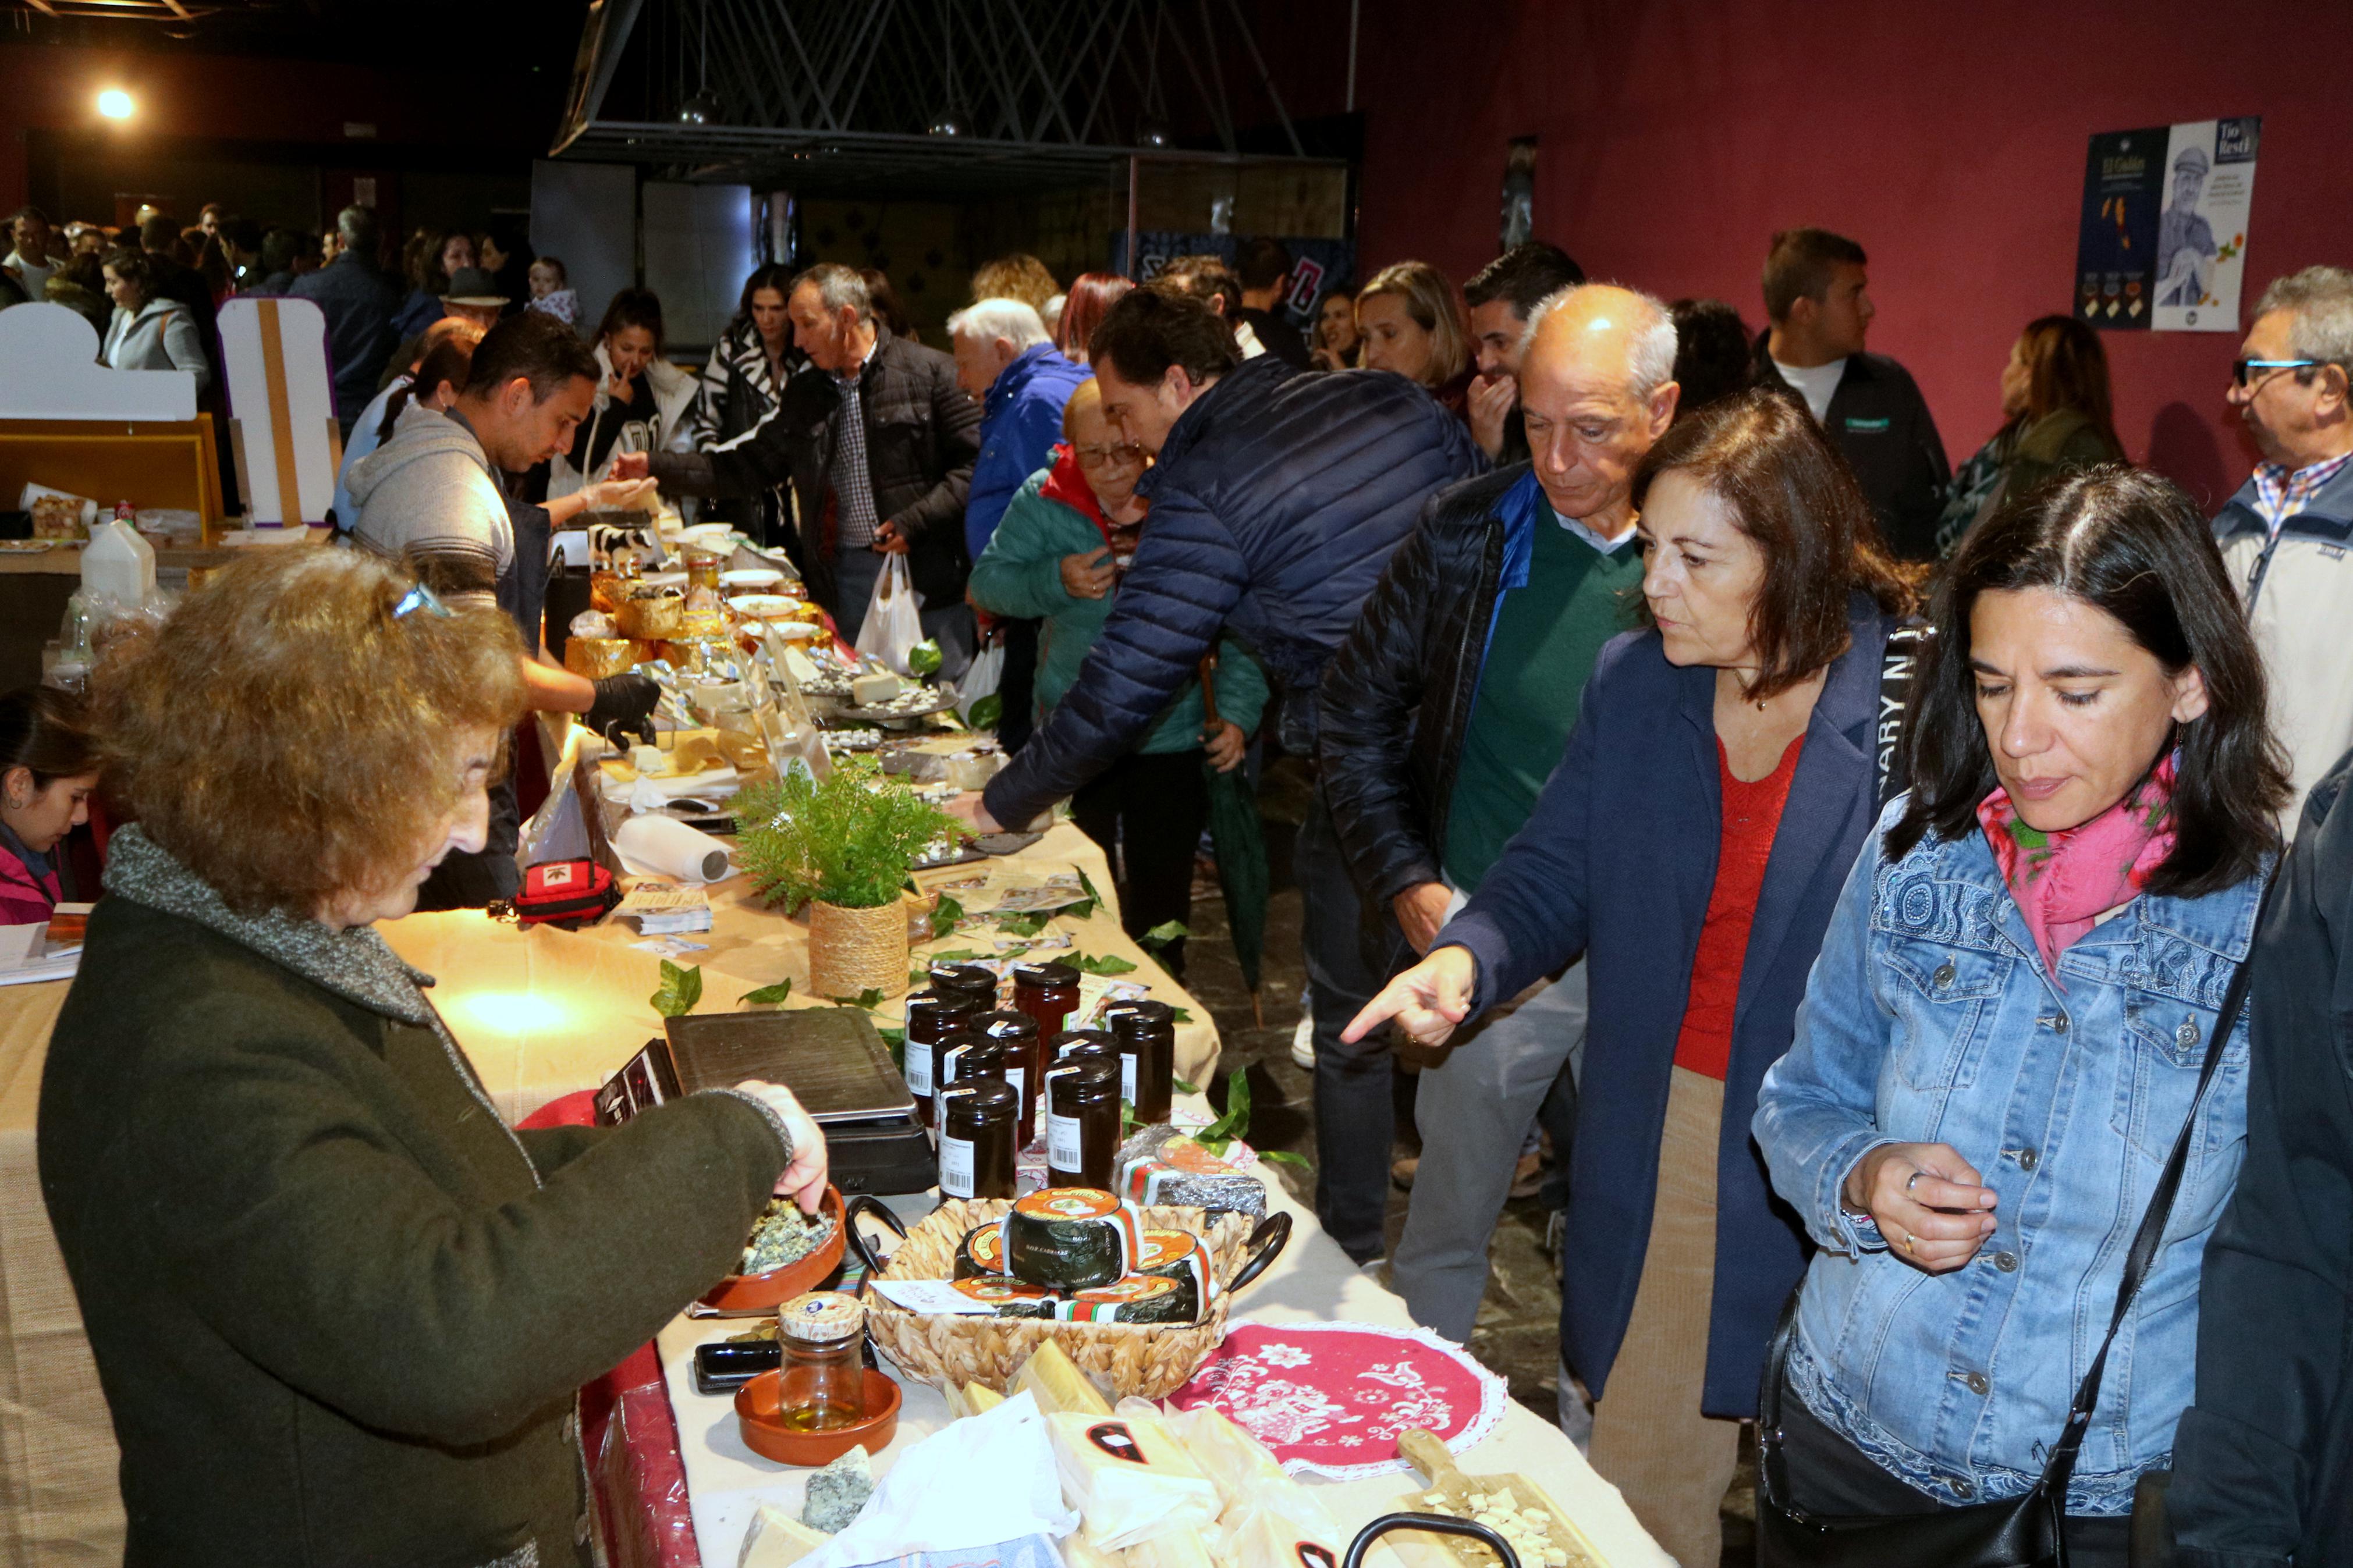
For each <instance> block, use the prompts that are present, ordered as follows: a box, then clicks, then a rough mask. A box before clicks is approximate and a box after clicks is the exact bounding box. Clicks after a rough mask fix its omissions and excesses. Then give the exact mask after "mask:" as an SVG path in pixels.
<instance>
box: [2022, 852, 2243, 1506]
mask: <svg viewBox="0 0 2353 1568" xmlns="http://www.w3.org/2000/svg"><path fill="white" fill-rule="evenodd" d="M2277 870H2278V868H2277V867H2276V866H2274V868H2273V874H2272V875H2271V876H2269V877H2267V878H2265V879H2264V882H2263V897H2262V899H2261V900H2259V901H2258V902H2257V903H2256V906H2255V921H2254V924H2253V927H2252V928H2251V929H2250V931H2249V934H2248V938H2247V956H2246V957H2245V958H2243V959H2242V960H2240V962H2239V967H2238V970H2237V972H2236V973H2233V974H2232V976H2231V984H2230V987H2229V989H2228V990H2226V991H2224V992H2223V993H2222V1010H2221V1013H2219V1014H2218V1015H2217V1016H2216V1017H2215V1020H2214V1032H2213V1033H2212V1034H2211V1035H2210V1036H2209V1037H2207V1040H2206V1059H2205V1060H2204V1061H2203V1062H2201V1063H2200V1064H2199V1068H2198V1088H2197V1090H2196V1092H2194V1093H2193V1094H2192V1095H2191V1096H2190V1097H2189V1115H2188V1116H2187V1117H2186V1118H2184V1119H2183V1121H2182V1123H2181V1131H2180V1133H2179V1136H2177V1137H2176V1138H2175V1139H2174V1140H2173V1152H2172V1153H2170V1154H2168V1155H2167V1156H2166V1161H2165V1169H2164V1171H2163V1172H2162V1173H2160V1174H2159V1175H2158V1178H2157V1190H2156V1191H2155V1192H2153V1193H2151V1194H2149V1200H2148V1208H2147V1211H2146V1212H2145V1213H2143V1214H2142V1215H2141V1216H2140V1228H2139V1229H2138V1230H2137V1231H2136V1232H2134V1233H2133V1240H2132V1249H2131V1250H2130V1251H2128V1252H2126V1254H2125V1272H2124V1278H2123V1279H2120V1280H2118V1281H2117V1283H2116V1311H2115V1312H2114V1314H2112V1315H2111V1316H2110V1317H2109V1319H2108V1331H2107V1335H2106V1337H2105V1338H2104V1339H2102V1340H2101V1341H2100V1353H2099V1354H2097V1355H2095V1356H2094V1357H2093V1358H2092V1365H2091V1369H2090V1370H2089V1371H2087V1372H2086V1373H2084V1381H2083V1382H2082V1383H2081V1384H2078V1385H2077V1387H2076V1389H2075V1400H2074V1403H2073V1405H2069V1406H2068V1409H2067V1429H2066V1431H2065V1432H2064V1433H2063V1435H2062V1436H2060V1439H2059V1444H2058V1447H2054V1448H2052V1450H2051V1462H2050V1463H2049V1464H2048V1465H2046V1466H2045V1467H2044V1468H2043V1472H2042V1477H2043V1480H2044V1483H2045V1484H2046V1485H2048V1486H2049V1487H2050V1488H2051V1489H2052V1490H2053V1491H2054V1492H2055V1493H2057V1494H2058V1495H2059V1496H2061V1497H2062V1498H2064V1496H2065V1493H2066V1489H2067V1481H2068V1479H2069V1478H2070V1477H2072V1476H2073V1474H2074V1470H2075V1453H2076V1450H2077V1449H2079V1448H2081V1447H2083V1444H2084V1433H2085V1432H2087V1431H2089V1430H2090V1429H2091V1425H2092V1410H2093V1407H2094V1405H2098V1403H2099V1400H2100V1374H2101V1373H2103V1372H2104V1371H2105V1370H2106V1368H2107V1363H2108V1349H2109V1347H2110V1346H2112V1345H2114V1344H2115V1343H2116V1333H2117V1331H2119V1330H2121V1329H2122V1328H2123V1327H2124V1322H2125V1314H2126V1312H2128V1311H2129V1310H2131V1309H2132V1303H2133V1298H2134V1297H2135V1296H2137V1295H2138V1294H2139V1293H2140V1287H2141V1282H2142V1281H2143V1280H2145V1279H2147V1278H2148V1271H2149V1268H2150V1266H2151V1265H2152V1264H2154V1263H2155V1262H2156V1261H2157V1249H2158V1244H2159V1243H2160V1242H2162V1241H2163V1240H2164V1239H2165V1227H2166V1226H2167V1224H2168V1222H2169V1221H2170V1220H2171V1219H2172V1217H2173V1200H2174V1198H2175V1197H2176V1196H2177V1195H2178V1194H2179V1192H2180V1190H2181V1173H2182V1172H2183V1171H2184V1170H2185V1169H2186V1168H2187V1167H2188V1165H2189V1142H2190V1139H2191V1138H2192V1137H2193V1136H2194V1135H2195V1134H2196V1132H2197V1131H2198V1112H2199V1110H2200V1108H2201V1107H2203V1106H2204V1105H2205V1103H2206V1089H2207V1087H2208V1086H2209V1085H2210V1084H2211V1083H2212V1082H2213V1081H2214V1069H2215V1068H2218V1067H2220V1066H2221V1062H2222V1054H2223V1052H2224V1051H2225V1050H2227V1049H2228V1048H2229V1047H2230V1043H2231V1032H2232V1030H2233V1029H2235V1028H2237V1027H2238V1025H2239V1015H2240V1014H2241V1013H2242V1012H2244V1011H2245V1010H2246V1005H2247V990H2248V987H2249V986H2250V985H2252V984H2253V981H2254V973H2255V939H2256V938H2257V937H2258V936H2260V935H2262V934H2263V913H2264V911H2265V910H2269V909H2270V908H2271V901H2272V889H2273V888H2274V886H2276V885H2277V881H2278V877H2277ZM2062 1506H2064V1504H2063V1503H2062Z"/></svg>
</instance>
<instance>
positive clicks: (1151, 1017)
mask: <svg viewBox="0 0 2353 1568" xmlns="http://www.w3.org/2000/svg"><path fill="white" fill-rule="evenodd" d="M1103 1023H1104V1024H1105V1025H1106V1026H1109V1027H1110V1029H1111V1034H1112V1038H1113V1040H1114V1041H1116V1042H1117V1043H1118V1045H1119V1054H1120V1056H1121V1058H1123V1060H1122V1063H1121V1070H1122V1074H1123V1078H1124V1082H1123V1084H1122V1092H1123V1093H1124V1095H1125V1096H1126V1098H1127V1100H1128V1102H1129V1103H1130V1104H1132V1105H1134V1107H1135V1119H1136V1121H1140V1122H1143V1123H1144V1124H1145V1126H1147V1127H1148V1126H1152V1125H1155V1123H1158V1122H1163V1121H1167V1120H1168V1111H1169V1102H1170V1100H1171V1099H1172V1097H1173V1096H1174V1094H1175V1092H1176V1009H1175V1008H1174V1007H1171V1006H1170V1005H1168V1004H1167V1003H1166V1002H1154V1001H1150V1000H1145V1001H1141V1002H1116V1003H1113V1005H1111V1006H1110V1007H1109V1008H1107V1009H1105V1011H1104V1016H1103Z"/></svg>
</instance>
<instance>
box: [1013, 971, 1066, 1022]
mask: <svg viewBox="0 0 2353 1568" xmlns="http://www.w3.org/2000/svg"><path fill="white" fill-rule="evenodd" d="M1013 1005H1014V1006H1015V1008H1017V1009H1018V1010H1019V1011H1021V1012H1024V1013H1027V1014H1029V1016H1031V1017H1033V1018H1035V1019H1037V1020H1038V1033H1039V1037H1041V1038H1042V1037H1049V1036H1051V1035H1055V1034H1059V1033H1060V1031H1061V1027H1062V1020H1063V1019H1065V1018H1067V1017H1069V1016H1071V1014H1072V1013H1073V1012H1075V1011H1077V1010H1078V1005H1079V972H1078V971H1077V970H1076V969H1074V968H1072V967H1071V965H1069V964H1067V963H1017V964H1015V965H1014V966H1013Z"/></svg>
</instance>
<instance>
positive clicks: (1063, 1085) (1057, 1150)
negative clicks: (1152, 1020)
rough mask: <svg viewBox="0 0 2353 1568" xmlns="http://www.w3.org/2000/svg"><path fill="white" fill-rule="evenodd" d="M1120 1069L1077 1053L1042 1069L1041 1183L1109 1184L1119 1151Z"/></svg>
mask: <svg viewBox="0 0 2353 1568" xmlns="http://www.w3.org/2000/svg"><path fill="white" fill-rule="evenodd" d="M1119 1099H1120V1096H1119V1068H1118V1066H1117V1064H1116V1063H1113V1062H1110V1061H1106V1060H1103V1059H1102V1058H1097V1057H1092V1056H1085V1057H1076V1058H1071V1060H1069V1061H1065V1062H1060V1063H1057V1064H1056V1065H1055V1066H1053V1067H1052V1068H1048V1069H1047V1072H1046V1184H1047V1185H1048V1186H1050V1187H1101V1188H1103V1190H1104V1191H1106V1192H1108V1191H1109V1190H1110V1188H1111V1178H1112V1166H1113V1163H1115V1162H1116V1160H1117V1158H1118V1155H1119Z"/></svg>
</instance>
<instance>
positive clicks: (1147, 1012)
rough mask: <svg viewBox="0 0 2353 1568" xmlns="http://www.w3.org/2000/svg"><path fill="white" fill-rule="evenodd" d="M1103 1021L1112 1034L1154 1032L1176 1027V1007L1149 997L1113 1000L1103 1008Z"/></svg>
mask: <svg viewBox="0 0 2353 1568" xmlns="http://www.w3.org/2000/svg"><path fill="white" fill-rule="evenodd" d="M1103 1023H1104V1024H1105V1025H1106V1026H1109V1027H1110V1029H1111V1032H1112V1033H1113V1034H1114V1035H1139V1034H1152V1033H1156V1032H1157V1031H1159V1030H1161V1029H1168V1030H1172V1031H1173V1030H1174V1029H1175V1028H1176V1008H1174V1007H1171V1006H1170V1005H1168V1004H1167V1003H1166V1002H1155V1001H1152V1000H1150V999H1149V998H1147V999H1145V1000H1143V1001H1138V1002H1114V1003H1113V1004H1112V1005H1110V1006H1109V1007H1106V1008H1104V1009H1103Z"/></svg>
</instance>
